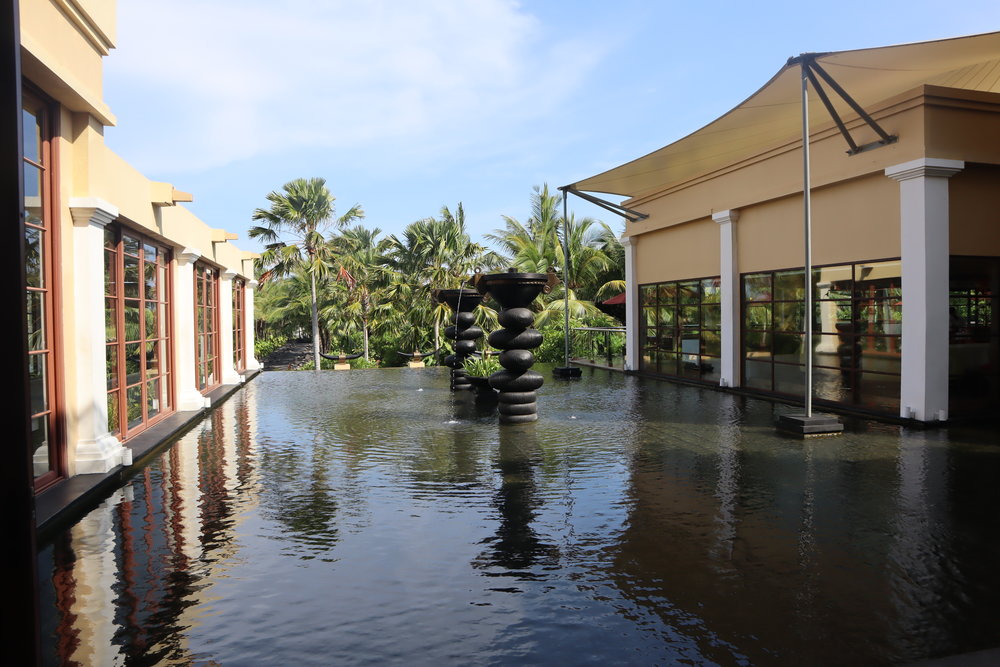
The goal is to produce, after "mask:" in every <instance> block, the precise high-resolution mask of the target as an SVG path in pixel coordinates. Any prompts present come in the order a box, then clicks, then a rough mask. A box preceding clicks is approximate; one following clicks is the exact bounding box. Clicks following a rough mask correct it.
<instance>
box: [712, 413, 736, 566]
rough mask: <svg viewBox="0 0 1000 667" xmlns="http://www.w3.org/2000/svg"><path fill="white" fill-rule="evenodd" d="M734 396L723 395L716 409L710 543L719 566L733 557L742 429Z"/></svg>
mask: <svg viewBox="0 0 1000 667" xmlns="http://www.w3.org/2000/svg"><path fill="white" fill-rule="evenodd" d="M737 400H740V399H738V398H737V397H736V396H725V397H724V398H723V399H722V401H721V406H720V409H719V417H718V422H717V423H718V425H719V454H718V457H719V461H718V464H717V470H718V474H719V476H718V479H717V480H716V484H715V497H716V498H717V499H718V500H719V509H718V512H717V514H716V516H715V525H716V529H715V544H714V545H713V546H712V552H713V556H714V560H716V561H717V562H718V563H719V565H720V566H721V565H722V564H724V563H728V564H730V569H732V568H731V561H732V558H733V544H734V542H735V539H736V502H737V497H738V494H739V484H740V481H739V465H740V464H739V454H740V439H741V437H742V433H741V431H740V427H739V419H740V413H739V409H738V408H737V407H736V401H737Z"/></svg>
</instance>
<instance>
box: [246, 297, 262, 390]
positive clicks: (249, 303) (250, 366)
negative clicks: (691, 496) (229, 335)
mask: <svg viewBox="0 0 1000 667" xmlns="http://www.w3.org/2000/svg"><path fill="white" fill-rule="evenodd" d="M259 285H260V283H259V282H257V281H256V280H248V281H247V291H246V295H245V296H244V298H243V317H244V320H243V335H244V338H245V339H246V342H247V370H248V371H259V370H260V362H259V361H257V357H256V354H255V353H254V343H255V341H256V335H257V334H256V331H255V330H254V326H253V324H254V314H253V312H254V311H253V298H254V295H255V294H256V293H257V287H258V286H259Z"/></svg>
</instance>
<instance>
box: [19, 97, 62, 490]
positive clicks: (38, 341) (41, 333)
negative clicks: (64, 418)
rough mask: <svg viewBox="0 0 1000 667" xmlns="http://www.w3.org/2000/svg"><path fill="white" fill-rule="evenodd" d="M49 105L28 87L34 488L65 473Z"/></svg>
mask: <svg viewBox="0 0 1000 667" xmlns="http://www.w3.org/2000/svg"><path fill="white" fill-rule="evenodd" d="M50 118H51V111H50V106H49V105H48V104H47V103H45V102H43V101H42V100H41V99H39V98H36V97H35V96H34V95H32V94H31V93H29V92H27V91H25V93H24V102H23V107H22V119H23V123H24V210H25V224H24V234H25V239H24V245H25V248H24V250H25V269H26V272H27V275H26V276H25V277H26V283H27V290H28V291H27V295H26V299H27V315H28V318H27V319H28V376H29V383H30V391H31V440H30V441H29V443H28V446H29V447H30V449H31V451H32V461H33V466H34V474H35V488H36V489H42V488H44V487H46V486H48V485H50V484H52V483H53V482H55V481H56V480H58V479H59V477H60V475H61V474H62V447H61V445H60V440H61V437H60V431H59V425H58V421H57V419H56V415H57V414H58V410H57V405H56V391H55V389H56V364H55V359H54V356H55V343H56V341H55V336H54V332H55V328H54V327H53V321H54V312H55V311H54V303H53V299H54V298H55V296H56V295H55V293H54V291H53V289H54V286H55V284H56V279H55V272H54V270H53V269H54V267H55V266H56V265H57V262H56V261H55V257H54V252H55V251H54V249H55V247H56V246H55V243H54V240H53V234H54V232H55V229H56V225H54V224H53V219H52V216H53V210H54V207H53V205H52V173H51V164H52V151H53V147H52V140H51V139H52V129H51V120H50Z"/></svg>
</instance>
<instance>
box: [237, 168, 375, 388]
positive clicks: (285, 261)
mask: <svg viewBox="0 0 1000 667" xmlns="http://www.w3.org/2000/svg"><path fill="white" fill-rule="evenodd" d="M282 190H283V192H278V191H276V190H275V191H273V192H271V193H270V194H269V195H267V200H268V201H269V202H270V203H271V207H270V208H269V209H263V208H258V209H257V210H255V211H254V212H253V219H254V220H255V221H259V222H261V223H262V224H261V225H258V226H254V227H251V228H250V238H252V239H260V240H262V241H263V242H264V243H265V244H267V245H266V249H265V250H264V252H263V253H262V254H261V258H260V260H259V266H260V267H261V268H262V273H261V275H260V282H261V283H264V282H266V281H267V280H268V279H269V278H271V277H280V276H284V275H288V274H289V273H291V272H293V271H294V270H295V269H297V268H300V267H304V268H305V270H306V272H307V273H308V274H309V296H310V301H309V302H310V309H311V315H312V338H313V361H314V363H315V368H316V370H319V367H320V365H319V350H320V337H319V312H318V307H317V301H316V281H317V278H319V279H323V278H325V277H326V275H327V272H328V270H329V262H328V253H327V252H326V243H325V242H324V238H323V232H324V231H325V229H326V228H327V227H328V226H329V225H330V223H331V221H333V222H335V223H336V224H337V226H338V227H344V226H346V225H347V224H348V223H349V222H351V221H353V220H356V219H358V218H363V217H364V211H363V210H362V209H361V206H360V205H358V204H355V205H354V206H352V207H351V209H350V210H349V211H348V212H347V213H345V214H344V215H342V216H340V217H339V218H337V219H336V220H332V219H333V216H334V206H333V200H334V197H333V195H331V194H330V191H329V190H328V189H327V187H326V180H325V179H323V178H310V179H304V178H297V179H295V180H294V181H289V182H288V183H285V184H284V185H283V186H282ZM282 235H287V236H289V237H290V240H289V241H284V240H282Z"/></svg>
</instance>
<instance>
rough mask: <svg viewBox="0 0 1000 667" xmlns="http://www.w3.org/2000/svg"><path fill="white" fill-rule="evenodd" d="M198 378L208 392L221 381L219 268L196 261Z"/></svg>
mask: <svg viewBox="0 0 1000 667" xmlns="http://www.w3.org/2000/svg"><path fill="white" fill-rule="evenodd" d="M194 310H195V318H194V319H195V341H194V343H195V344H194V352H195V381H196V382H197V386H198V389H199V391H202V392H206V391H209V390H210V389H212V388H214V387H216V386H217V385H218V384H219V383H220V382H221V373H220V368H219V270H218V269H216V268H214V267H212V266H210V265H208V264H206V263H204V262H197V263H195V265H194Z"/></svg>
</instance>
